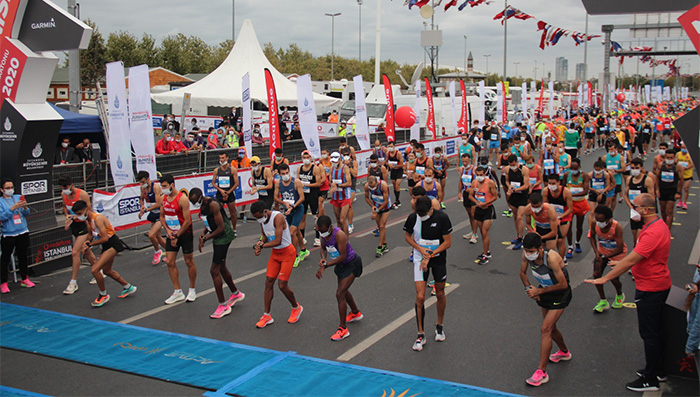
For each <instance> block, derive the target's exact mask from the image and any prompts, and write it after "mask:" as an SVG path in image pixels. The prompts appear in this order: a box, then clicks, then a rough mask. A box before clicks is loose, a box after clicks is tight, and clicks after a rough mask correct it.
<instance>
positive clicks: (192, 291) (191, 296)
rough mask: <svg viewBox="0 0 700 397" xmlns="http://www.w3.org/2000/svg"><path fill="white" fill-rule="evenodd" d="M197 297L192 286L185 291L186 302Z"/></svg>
mask: <svg viewBox="0 0 700 397" xmlns="http://www.w3.org/2000/svg"><path fill="white" fill-rule="evenodd" d="M196 299H197V291H196V290H195V289H194V288H190V290H189V291H188V292H187V302H194V301H195V300H196Z"/></svg>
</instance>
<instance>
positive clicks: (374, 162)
mask: <svg viewBox="0 0 700 397" xmlns="http://www.w3.org/2000/svg"><path fill="white" fill-rule="evenodd" d="M367 176H375V177H376V178H377V179H379V180H381V181H386V182H387V183H388V182H389V172H388V171H387V169H386V167H384V165H383V164H382V163H381V162H380V161H379V158H378V157H377V155H376V154H374V153H372V154H371V155H370V156H369V164H368V165H367Z"/></svg>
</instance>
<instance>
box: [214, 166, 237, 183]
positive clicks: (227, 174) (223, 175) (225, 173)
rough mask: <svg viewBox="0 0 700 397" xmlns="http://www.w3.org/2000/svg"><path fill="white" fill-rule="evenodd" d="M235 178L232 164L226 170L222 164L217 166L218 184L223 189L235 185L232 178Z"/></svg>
mask: <svg viewBox="0 0 700 397" xmlns="http://www.w3.org/2000/svg"><path fill="white" fill-rule="evenodd" d="M232 178H233V173H232V172H231V166H230V165H229V166H228V167H226V169H225V170H224V169H223V168H221V166H219V167H217V168H216V184H217V185H218V186H219V187H220V188H221V189H230V188H231V186H233V185H234V182H233V181H232V180H231V179H232Z"/></svg>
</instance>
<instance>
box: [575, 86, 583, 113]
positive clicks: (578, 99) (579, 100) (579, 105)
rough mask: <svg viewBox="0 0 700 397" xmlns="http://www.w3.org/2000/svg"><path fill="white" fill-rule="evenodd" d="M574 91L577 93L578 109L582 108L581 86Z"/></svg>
mask: <svg viewBox="0 0 700 397" xmlns="http://www.w3.org/2000/svg"><path fill="white" fill-rule="evenodd" d="M576 91H578V97H577V102H578V107H579V108H582V107H583V84H579V85H578V88H577V89H576Z"/></svg>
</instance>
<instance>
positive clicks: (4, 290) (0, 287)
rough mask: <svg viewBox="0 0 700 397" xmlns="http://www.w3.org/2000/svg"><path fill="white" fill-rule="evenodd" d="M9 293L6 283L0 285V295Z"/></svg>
mask: <svg viewBox="0 0 700 397" xmlns="http://www.w3.org/2000/svg"><path fill="white" fill-rule="evenodd" d="M9 292H10V287H9V285H8V284H7V283H2V284H0V293H3V294H7V293H9Z"/></svg>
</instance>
